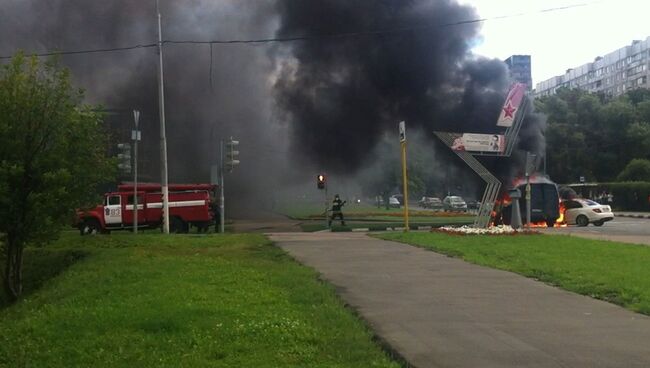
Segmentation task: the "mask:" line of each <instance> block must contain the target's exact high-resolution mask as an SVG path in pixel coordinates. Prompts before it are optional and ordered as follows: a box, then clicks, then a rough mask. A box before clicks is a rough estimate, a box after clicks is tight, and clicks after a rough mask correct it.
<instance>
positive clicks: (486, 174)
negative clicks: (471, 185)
mask: <svg viewBox="0 0 650 368" xmlns="http://www.w3.org/2000/svg"><path fill="white" fill-rule="evenodd" d="M434 133H435V134H436V135H437V136H438V138H440V140H441V141H443V142H444V143H445V144H446V145H447V146H449V147H451V146H452V144H453V143H454V139H455V138H456V136H457V135H455V134H454V133H447V132H434ZM454 153H456V155H457V156H458V157H460V158H461V160H463V161H465V163H466V164H467V166H469V167H470V168H472V170H474V172H475V173H476V174H478V176H480V177H481V179H483V180H484V181H485V182H486V183H487V187H486V188H485V192H483V198H482V199H481V206H480V207H479V210H478V213H477V214H476V218H475V219H474V227H477V228H487V227H488V226H489V225H490V217H491V216H492V210H493V209H494V202H495V201H496V199H497V196H498V195H499V189H501V182H500V181H499V179H497V178H496V177H495V176H494V175H492V173H491V172H490V171H489V170H488V169H486V168H485V166H483V164H481V163H480V162H479V161H478V160H477V159H476V158H475V157H474V156H473V155H472V154H471V153H469V152H467V151H454Z"/></svg>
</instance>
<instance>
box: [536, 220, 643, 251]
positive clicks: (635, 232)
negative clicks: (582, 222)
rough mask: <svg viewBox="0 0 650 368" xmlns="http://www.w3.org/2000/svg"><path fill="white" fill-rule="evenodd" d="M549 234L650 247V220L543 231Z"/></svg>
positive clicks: (616, 221) (613, 221)
mask: <svg viewBox="0 0 650 368" xmlns="http://www.w3.org/2000/svg"><path fill="white" fill-rule="evenodd" d="M541 231H542V232H544V233H547V234H565V235H571V236H580V237H584V238H589V239H603V240H612V241H620V242H626V243H636V244H645V245H650V219H637V218H626V217H617V218H615V219H614V220H612V221H610V222H606V223H605V225H603V226H601V227H597V226H594V225H591V224H590V225H589V226H586V227H578V226H568V227H563V228H552V229H541Z"/></svg>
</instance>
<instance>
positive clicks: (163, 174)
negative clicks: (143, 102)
mask: <svg viewBox="0 0 650 368" xmlns="http://www.w3.org/2000/svg"><path fill="white" fill-rule="evenodd" d="M156 13H157V14H158V97H159V99H160V101H159V103H158V108H159V112H160V186H161V189H162V202H163V232H164V233H165V234H169V183H168V182H167V137H166V134H165V84H164V79H163V75H164V74H163V47H162V24H161V17H160V4H159V0H156Z"/></svg>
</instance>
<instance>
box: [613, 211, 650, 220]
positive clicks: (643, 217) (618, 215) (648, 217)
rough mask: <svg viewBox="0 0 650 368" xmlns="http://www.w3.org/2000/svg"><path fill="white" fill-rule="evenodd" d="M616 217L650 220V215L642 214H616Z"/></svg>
mask: <svg viewBox="0 0 650 368" xmlns="http://www.w3.org/2000/svg"><path fill="white" fill-rule="evenodd" d="M614 216H616V217H630V218H641V219H650V214H640V213H616V212H614Z"/></svg>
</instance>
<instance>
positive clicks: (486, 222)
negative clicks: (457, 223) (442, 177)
mask: <svg viewBox="0 0 650 368" xmlns="http://www.w3.org/2000/svg"><path fill="white" fill-rule="evenodd" d="M524 91H525V86H524V85H522V84H519V83H515V84H514V85H513V86H512V88H511V89H510V91H509V93H508V96H507V97H506V101H505V103H504V105H503V108H502V112H501V116H499V120H498V121H497V126H498V127H505V128H506V130H505V132H504V133H503V135H502V136H501V135H499V134H493V135H490V134H473V135H472V136H474V137H473V138H474V140H475V141H474V142H473V143H474V144H464V143H465V142H463V138H464V137H465V136H466V134H465V133H450V132H434V133H435V134H436V136H438V138H440V140H441V141H442V142H443V143H444V144H446V145H447V146H448V147H449V148H450V149H452V150H453V151H454V153H456V155H457V156H458V157H460V158H461V159H462V160H463V161H464V162H465V163H466V164H467V166H469V167H470V168H471V169H472V170H474V172H475V173H476V174H477V175H478V176H480V177H481V179H483V180H484V181H485V182H486V184H487V186H486V188H485V191H484V192H483V198H482V199H481V206H480V207H479V210H478V212H477V214H476V218H475V219H474V227H477V228H487V227H488V226H490V218H491V216H492V212H493V211H494V204H495V202H496V199H497V197H498V196H499V190H500V189H501V182H500V181H499V179H497V178H496V176H494V175H493V174H492V173H491V172H490V171H489V170H488V169H487V168H486V167H485V166H483V164H481V163H480V162H479V161H478V160H477V159H476V157H475V156H497V157H509V156H510V155H511V154H512V150H513V148H514V146H515V143H516V141H517V137H518V136H519V131H520V130H521V125H522V123H523V120H524V116H525V115H526V110H527V108H528V104H529V102H528V99H527V98H525V92H524ZM481 136H485V137H486V139H487V138H490V137H494V141H496V142H499V140H500V139H501V138H500V137H503V145H502V146H499V145H495V146H494V148H490V146H489V142H488V141H487V140H486V141H485V142H481V141H480V139H481ZM459 140H460V143H459ZM470 143H472V142H470ZM481 143H485V144H481Z"/></svg>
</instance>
